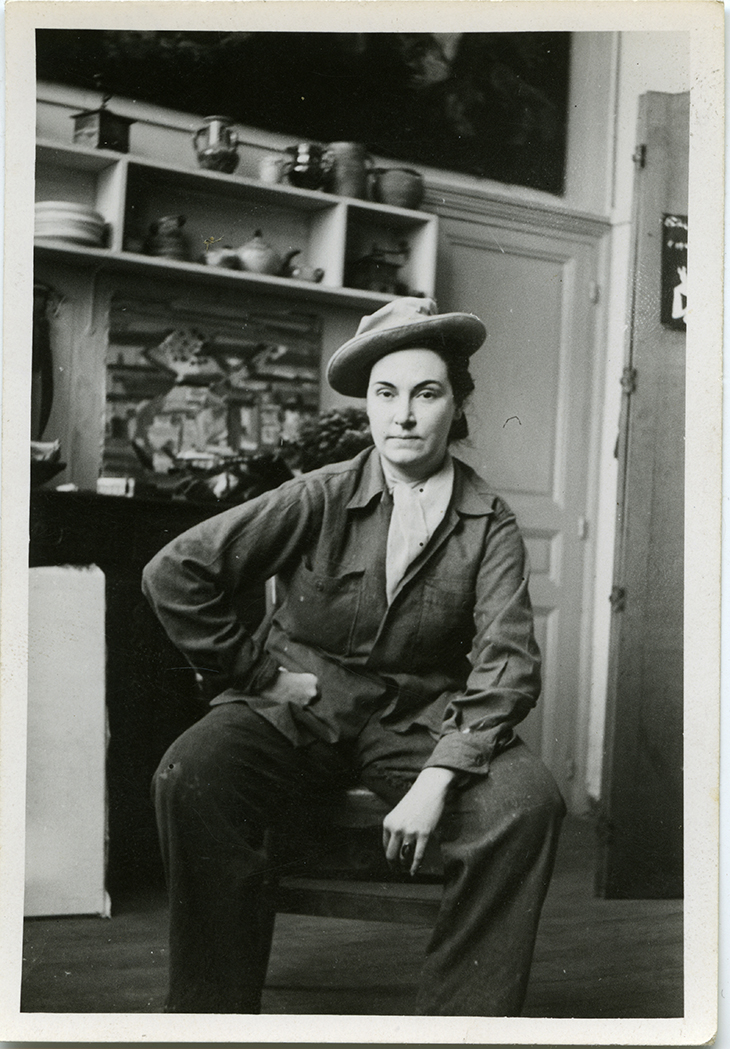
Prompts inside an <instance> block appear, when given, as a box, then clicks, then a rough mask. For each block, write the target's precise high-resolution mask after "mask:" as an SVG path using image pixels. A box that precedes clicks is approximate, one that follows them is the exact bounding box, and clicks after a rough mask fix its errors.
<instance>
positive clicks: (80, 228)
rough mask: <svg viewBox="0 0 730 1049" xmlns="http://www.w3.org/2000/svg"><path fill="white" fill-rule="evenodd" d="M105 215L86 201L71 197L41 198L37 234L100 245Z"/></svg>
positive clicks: (36, 225)
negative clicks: (82, 202)
mask: <svg viewBox="0 0 730 1049" xmlns="http://www.w3.org/2000/svg"><path fill="white" fill-rule="evenodd" d="M104 225H105V223H104V218H103V216H102V215H100V214H99V212H98V211H94V209H93V208H90V207H87V205H86V204H74V203H73V202H72V201H69V200H40V201H38V202H37V203H36V206H35V235H36V237H44V238H49V237H51V238H53V239H56V240H71V241H74V243H76V244H93V245H94V246H95V247H99V246H100V245H101V243H102V241H103V239H104Z"/></svg>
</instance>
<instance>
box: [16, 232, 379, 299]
mask: <svg viewBox="0 0 730 1049" xmlns="http://www.w3.org/2000/svg"><path fill="white" fill-rule="evenodd" d="M35 253H36V257H37V258H39V259H44V260H48V261H50V262H56V263H59V264H69V263H72V264H74V265H76V266H83V267H88V268H92V269H96V270H101V271H104V272H108V273H134V272H136V273H139V274H142V275H144V274H145V273H147V274H149V275H150V276H154V277H156V278H159V277H161V276H162V277H164V278H167V279H169V280H189V281H191V282H192V283H195V284H196V285H200V286H203V285H206V284H207V285H212V286H214V287H221V288H222V287H229V288H236V287H240V288H245V290H246V291H250V292H259V293H260V294H263V295H275V296H279V297H280V298H281V297H284V298H288V299H292V300H293V301H297V302H301V301H306V302H309V303H311V304H312V305H314V304H316V303H321V304H327V305H333V306H342V307H346V308H347V307H353V308H355V309H363V310H367V309H369V308H372V309H373V310H376V309H379V308H380V307H381V306H383V305H385V303H387V302H391V301H392V300H393V298H394V297H395V296H393V295H385V294H383V293H382V292H376V291H363V290H361V289H359V288H331V287H329V286H327V285H326V284H314V283H312V282H310V281H301V280H293V279H290V278H288V277H268V276H264V275H262V274H258V273H246V272H244V271H241V270H227V269H223V268H221V267H217V266H204V265H201V264H200V263H197V262H179V261H177V260H175V259H161V258H155V257H153V256H151V255H140V254H137V253H134V252H117V251H111V250H110V249H108V248H93V247H86V246H85V245H81V244H71V243H68V242H66V241H61V240H45V239H41V238H37V239H36V240H35Z"/></svg>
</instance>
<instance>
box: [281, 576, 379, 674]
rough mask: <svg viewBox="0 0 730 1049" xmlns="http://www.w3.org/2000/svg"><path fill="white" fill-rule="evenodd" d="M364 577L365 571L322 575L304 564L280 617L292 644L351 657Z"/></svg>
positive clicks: (293, 581)
mask: <svg viewBox="0 0 730 1049" xmlns="http://www.w3.org/2000/svg"><path fill="white" fill-rule="evenodd" d="M364 575H365V569H364V568H348V569H347V570H341V571H333V572H327V573H323V572H321V571H317V570H316V568H315V569H311V568H309V567H307V565H306V564H301V565H300V566H299V568H298V569H297V571H296V572H295V573H294V575H293V577H292V580H291V584H290V586H289V590H288V594H287V598H286V602H285V603H284V605H283V607H282V609H281V610H280V612H279V614H278V617H277V618H278V620H279V623H280V624H281V626H282V627H283V629H284V630H285V631H286V633H287V634H288V635H289V637H290V638H291V639H292V641H296V642H298V643H300V644H304V645H311V646H312V647H313V648H318V649H321V650H322V651H324V652H328V653H330V654H331V655H335V656H346V655H349V654H350V652H351V650H352V639H353V636H354V633H355V625H356V623H357V616H358V611H359V608H360V600H361V597H362V590H363V580H364Z"/></svg>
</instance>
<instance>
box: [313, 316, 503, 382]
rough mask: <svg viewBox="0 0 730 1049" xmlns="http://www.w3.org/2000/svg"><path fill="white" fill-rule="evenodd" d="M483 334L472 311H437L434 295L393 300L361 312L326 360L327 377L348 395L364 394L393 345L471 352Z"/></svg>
mask: <svg viewBox="0 0 730 1049" xmlns="http://www.w3.org/2000/svg"><path fill="white" fill-rule="evenodd" d="M486 337H487V330H486V328H485V327H484V325H483V324H482V322H481V321H480V320H479V318H478V317H476V316H475V315H474V314H473V313H437V312H436V303H435V302H434V300H433V299H420V298H416V297H407V296H406V297H403V298H398V299H394V300H393V302H389V303H388V304H387V305H386V306H383V307H381V309H379V310H377V311H376V312H375V313H371V314H370V315H369V316H367V317H363V319H362V320H361V321H360V324H359V325H358V329H357V332H356V333H355V335H354V336H353V337H352V338H351V339H349V340H348V341H347V342H346V343H345V344H344V346H340V348H339V350H337V351H336V352H335V353H334V354H333V355H332V357H331V358H330V362H329V364H328V365H327V381H328V382H329V384H330V386H331V387H332V389H333V390H337V392H338V393H343V394H345V396H347V397H365V395H366V394H367V389H368V383H369V381H370V371H371V369H372V366H373V365H374V364H375V362H376V361H379V360H380V358H381V357H385V356H386V354H388V353H392V352H393V351H394V350H407V349H426V350H430V349H434V350H441V352H442V353H446V354H449V353H453V354H454V355H457V354H458V355H461V356H465V357H471V355H472V354H473V353H476V351H477V350H478V349H479V347H480V346H481V345H482V343H483V342H484V340H485V339H486Z"/></svg>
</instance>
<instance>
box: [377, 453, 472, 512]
mask: <svg viewBox="0 0 730 1049" xmlns="http://www.w3.org/2000/svg"><path fill="white" fill-rule="evenodd" d="M380 466H381V469H382V471H383V475H384V477H385V483H386V484H387V486H388V491H389V492H392V491H393V488H394V486H395V485H396V484H410V486H411V488H416V487H420V488H427V489H428V495H429V496H430V497H431V498H438V496H439V494H440V493H441V492H443V491H444V490H445V489H446V488H448V490H449V494H451V488H452V485H453V480H454V461H453V459H452V458H451V455H450V454H449V453H448V452H447V453H446V458H445V459H444V461H443V463H442V465H441V466H440V467H439V469H438V470H437V471H436V473H432V474H430V476H429V477H423V478H420V479H419V480H418V481H407V482H405V481H401V480H400V479H398V478H395V477H394V476H393V474H392V471H391V470H390V469H389V467H388V464H387V463H386V462H383V460H382V458H381V459H380ZM447 502H448V499H447Z"/></svg>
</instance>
